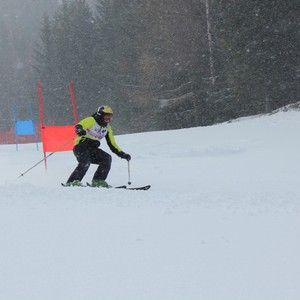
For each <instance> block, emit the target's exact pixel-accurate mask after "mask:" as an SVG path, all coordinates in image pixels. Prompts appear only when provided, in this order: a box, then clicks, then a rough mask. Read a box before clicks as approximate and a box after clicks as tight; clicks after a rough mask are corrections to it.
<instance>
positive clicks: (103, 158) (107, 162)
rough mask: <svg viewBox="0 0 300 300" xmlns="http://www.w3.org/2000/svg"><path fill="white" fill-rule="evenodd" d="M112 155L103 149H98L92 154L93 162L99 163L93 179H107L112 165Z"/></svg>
mask: <svg viewBox="0 0 300 300" xmlns="http://www.w3.org/2000/svg"><path fill="white" fill-rule="evenodd" d="M111 161H112V158H111V155H110V154H108V153H106V152H105V151H103V150H101V149H97V150H95V151H93V152H92V154H91V163H92V164H97V165H99V166H98V168H97V170H96V172H95V174H94V177H93V180H105V179H106V178H107V175H108V173H109V171H110V167H111Z"/></svg>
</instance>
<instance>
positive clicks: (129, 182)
mask: <svg viewBox="0 0 300 300" xmlns="http://www.w3.org/2000/svg"><path fill="white" fill-rule="evenodd" d="M128 184H129V185H130V184H131V181H130V164H129V160H128Z"/></svg>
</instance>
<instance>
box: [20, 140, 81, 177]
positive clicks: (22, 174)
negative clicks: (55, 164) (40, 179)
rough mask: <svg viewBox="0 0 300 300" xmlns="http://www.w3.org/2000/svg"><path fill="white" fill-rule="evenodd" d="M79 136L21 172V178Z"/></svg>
mask: <svg viewBox="0 0 300 300" xmlns="http://www.w3.org/2000/svg"><path fill="white" fill-rule="evenodd" d="M76 137H77V136H74V137H73V138H72V139H70V140H69V141H67V142H65V143H64V144H62V145H61V146H59V147H58V148H57V149H55V150H54V151H53V152H51V153H49V154H48V155H47V156H45V157H44V158H43V159H41V160H40V161H38V162H37V163H36V164H35V165H33V166H32V167H31V168H29V169H28V170H26V171H25V172H24V173H21V174H20V176H19V177H18V179H19V178H21V177H22V176H24V175H25V174H26V173H28V172H29V171H31V170H32V169H33V168H35V167H36V166H37V165H39V164H40V163H41V162H43V161H44V160H45V159H47V158H48V157H49V156H51V155H53V154H54V153H56V152H58V151H59V150H61V149H63V148H64V147H65V146H67V145H68V144H70V143H71V142H72V141H74V140H75V138H76Z"/></svg>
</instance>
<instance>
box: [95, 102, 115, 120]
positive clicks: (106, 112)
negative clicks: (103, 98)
mask: <svg viewBox="0 0 300 300" xmlns="http://www.w3.org/2000/svg"><path fill="white" fill-rule="evenodd" d="M96 114H97V115H98V116H100V117H101V118H102V119H103V121H105V122H110V120H111V119H112V117H113V111H112V109H111V108H110V107H109V106H106V105H105V106H100V107H99V108H98V109H97V113H96Z"/></svg>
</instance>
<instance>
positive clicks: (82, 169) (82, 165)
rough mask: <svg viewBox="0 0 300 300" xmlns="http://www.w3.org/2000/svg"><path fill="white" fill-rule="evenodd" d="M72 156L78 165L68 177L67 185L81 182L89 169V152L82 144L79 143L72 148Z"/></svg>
mask: <svg viewBox="0 0 300 300" xmlns="http://www.w3.org/2000/svg"><path fill="white" fill-rule="evenodd" d="M73 153H74V155H75V156H76V159H77V161H78V165H77V167H76V168H75V170H74V171H73V173H72V174H71V176H70V177H69V179H68V181H67V183H69V182H74V181H81V180H82V178H83V177H84V175H85V174H86V172H87V170H88V169H89V167H90V164H91V161H90V151H89V149H88V147H87V146H86V145H85V144H84V143H80V144H78V145H76V146H75V147H74V150H73Z"/></svg>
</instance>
